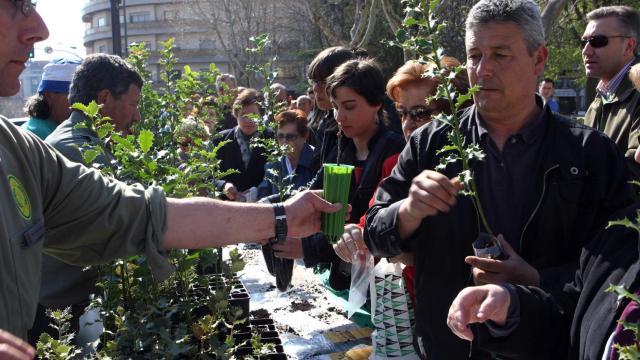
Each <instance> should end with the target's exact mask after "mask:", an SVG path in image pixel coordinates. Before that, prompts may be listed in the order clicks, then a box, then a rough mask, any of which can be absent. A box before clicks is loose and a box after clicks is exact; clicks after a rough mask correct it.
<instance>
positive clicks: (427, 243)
mask: <svg viewBox="0 0 640 360" xmlns="http://www.w3.org/2000/svg"><path fill="white" fill-rule="evenodd" d="M544 111H546V113H545V116H544V117H543V121H547V122H548V123H547V124H546V130H545V134H544V135H543V136H544V137H543V139H542V141H543V143H542V156H541V161H540V163H539V164H536V166H535V168H532V169H531V176H533V177H535V179H536V181H535V184H536V185H535V189H536V191H534V192H532V193H531V196H530V199H528V201H527V202H528V203H531V204H535V206H532V207H531V208H532V209H534V210H533V212H532V214H531V215H530V216H529V219H528V221H527V222H526V225H525V227H524V229H523V231H522V235H521V239H520V254H519V255H520V256H521V257H522V258H523V259H524V260H525V261H527V262H528V263H529V264H531V265H532V266H534V267H535V268H536V269H538V271H539V272H540V276H541V282H542V287H543V288H546V289H556V290H559V289H560V287H561V285H560V284H564V283H565V282H568V281H569V280H570V279H571V276H573V273H574V270H575V261H576V259H577V258H578V255H579V253H580V248H581V247H582V246H583V245H585V244H586V243H587V242H588V241H589V240H591V239H592V238H593V237H594V235H595V234H596V233H597V231H598V230H599V229H600V228H601V227H602V226H603V225H604V224H605V222H606V219H607V218H608V217H609V215H610V214H612V213H614V212H615V211H616V210H619V209H621V208H623V207H625V206H627V205H629V204H630V203H631V187H630V185H629V184H628V183H627V181H628V174H627V168H626V165H625V163H624V158H623V157H622V154H621V153H620V151H619V149H618V148H617V146H616V145H615V144H614V143H613V142H612V141H611V140H610V139H609V138H607V137H606V136H605V135H604V134H602V133H600V132H598V131H597V130H595V129H592V128H589V127H586V126H583V125H580V124H577V123H575V122H573V121H571V120H569V119H567V118H565V117H562V116H561V115H558V114H552V113H551V111H550V110H549V109H548V108H545V110H544ZM460 116H461V125H460V126H461V130H462V133H463V136H464V138H465V142H469V141H472V142H474V143H476V144H478V140H479V135H478V128H477V121H476V117H477V114H476V108H475V106H472V107H470V108H468V109H466V110H464V112H461V113H460ZM449 130H450V127H449V126H448V125H446V124H443V123H441V122H438V121H434V122H432V123H430V124H428V125H426V126H424V127H422V128H421V129H418V130H416V132H414V134H413V135H412V137H411V139H410V140H409V143H408V144H407V146H406V147H405V149H404V151H403V152H402V154H401V155H400V158H399V159H398V163H397V165H396V167H395V169H394V170H393V172H392V174H391V176H390V177H388V178H387V179H385V180H384V181H383V182H382V184H381V185H380V188H379V190H378V191H377V193H376V201H375V203H374V205H373V206H372V207H371V209H369V211H368V213H367V222H366V227H365V232H364V235H365V236H364V238H365V242H366V243H367V246H368V247H369V249H370V250H371V252H372V253H373V254H374V255H375V256H381V257H382V256H384V257H390V256H395V255H399V254H400V253H401V252H402V251H406V252H413V253H414V254H415V264H416V276H415V279H414V285H415V316H416V329H415V335H416V336H415V340H416V345H417V346H416V349H417V351H418V353H419V354H421V356H422V357H423V358H429V359H430V360H437V359H467V358H468V356H469V346H468V343H465V342H464V341H462V340H460V339H459V338H457V337H456V336H454V335H453V333H451V331H450V330H449V329H448V328H447V324H446V318H447V313H448V309H449V306H450V304H451V302H452V300H453V299H454V298H455V296H456V295H457V294H458V292H459V291H460V290H461V289H462V288H464V287H465V286H466V285H470V284H471V281H472V279H471V268H470V266H469V265H467V264H466V263H465V262H464V258H465V257H466V256H469V255H473V249H472V246H471V244H472V242H473V241H474V240H475V239H476V237H477V234H478V230H479V228H480V226H479V221H478V217H477V214H476V211H475V208H474V206H473V203H472V202H471V200H470V199H469V197H466V196H459V197H458V201H457V203H456V205H455V206H454V207H452V209H451V211H450V212H449V213H446V214H438V215H436V216H432V217H427V218H425V219H423V221H422V223H421V225H420V227H419V228H418V229H417V230H416V232H415V233H414V234H413V235H412V236H411V237H410V238H408V239H405V240H401V239H400V236H399V235H398V230H397V227H396V221H397V215H398V209H399V206H400V203H401V201H402V200H404V199H405V198H406V197H407V194H408V191H409V187H410V186H411V180H412V179H413V178H414V177H415V176H416V175H418V174H420V172H422V171H423V170H425V169H434V168H435V166H436V165H437V164H438V163H439V158H438V154H437V151H438V150H439V149H441V148H442V147H443V146H444V145H445V144H447V143H448V140H447V133H448V132H449ZM476 165H481V164H476ZM460 170H461V165H460V164H459V162H458V163H456V164H450V165H449V166H448V167H447V169H446V170H445V171H444V172H443V173H444V175H446V176H447V177H449V178H452V177H454V176H457V175H458V173H459V172H460ZM479 191H480V192H481V191H483V189H479ZM484 209H485V211H490V204H484ZM472 355H473V358H483V356H482V355H481V354H479V353H476V352H474V353H473V354H472Z"/></svg>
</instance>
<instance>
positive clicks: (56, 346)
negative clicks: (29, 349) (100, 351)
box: [36, 307, 81, 360]
mask: <svg viewBox="0 0 640 360" xmlns="http://www.w3.org/2000/svg"><path fill="white" fill-rule="evenodd" d="M47 316H48V317H49V318H51V320H52V321H53V322H52V323H51V327H53V328H54V329H55V330H56V331H57V332H58V338H57V339H54V338H53V337H51V335H49V334H47V333H43V334H41V335H40V338H39V339H38V343H37V344H36V348H37V350H36V354H37V355H38V358H41V359H51V360H67V359H71V358H73V357H75V356H78V355H80V353H81V350H80V349H79V348H78V347H77V346H75V345H74V344H73V338H74V337H75V335H74V334H73V333H72V332H71V331H70V329H71V325H70V321H71V318H72V315H71V308H70V307H68V308H66V309H64V310H49V309H48V310H47Z"/></svg>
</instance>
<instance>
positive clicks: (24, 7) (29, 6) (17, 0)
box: [11, 0, 36, 16]
mask: <svg viewBox="0 0 640 360" xmlns="http://www.w3.org/2000/svg"><path fill="white" fill-rule="evenodd" d="M11 2H12V3H13V6H15V7H16V9H18V10H20V12H22V15H24V16H29V14H30V13H31V11H32V10H33V9H34V8H35V7H36V2H35V1H25V0H11Z"/></svg>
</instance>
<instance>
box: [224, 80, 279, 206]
mask: <svg viewBox="0 0 640 360" xmlns="http://www.w3.org/2000/svg"><path fill="white" fill-rule="evenodd" d="M258 96H259V94H258V92H257V91H256V90H255V89H245V90H243V91H241V92H240V93H239V94H238V96H237V97H236V100H235V101H234V102H233V116H234V117H235V118H236V120H237V122H238V125H237V126H235V127H234V128H232V129H228V130H224V131H222V132H220V135H221V136H220V137H219V138H217V139H216V140H215V141H214V145H217V144H219V143H220V142H222V141H225V140H229V141H230V142H229V143H227V144H225V145H224V146H222V148H221V149H220V150H219V151H218V159H220V162H221V163H220V170H222V171H226V170H230V169H235V170H237V172H236V173H233V174H231V175H227V176H225V177H224V178H222V179H220V180H218V181H216V188H217V189H218V191H220V192H222V193H223V194H224V195H225V196H226V197H227V199H229V200H232V201H238V200H244V201H246V200H247V197H246V196H247V195H249V194H248V193H247V194H243V192H245V191H246V190H249V189H251V188H252V187H255V186H257V185H258V184H260V182H261V181H262V178H263V177H264V165H265V164H266V163H267V158H266V157H265V156H264V155H263V154H262V150H261V149H258V148H255V149H251V147H250V144H251V139H252V138H253V137H254V136H258V137H265V138H268V137H273V136H274V134H273V131H271V130H269V129H267V130H265V132H264V133H261V132H259V131H258V124H256V122H255V120H254V119H255V117H256V116H260V114H261V111H260V106H259V101H258V100H259V98H258ZM252 198H253V199H250V200H253V201H255V200H256V198H255V196H253V197H252Z"/></svg>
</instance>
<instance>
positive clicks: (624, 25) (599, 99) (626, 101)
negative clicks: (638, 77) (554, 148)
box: [582, 6, 640, 180]
mask: <svg viewBox="0 0 640 360" xmlns="http://www.w3.org/2000/svg"><path fill="white" fill-rule="evenodd" d="M587 21H588V24H587V28H586V29H585V31H584V34H583V35H582V59H583V61H584V70H585V72H586V74H587V76H588V77H591V78H596V79H599V80H600V81H599V83H598V86H597V87H596V92H597V96H596V98H595V99H594V100H593V102H592V103H591V105H590V106H589V109H588V110H587V113H586V114H585V118H584V123H585V124H586V125H589V126H592V127H595V128H597V129H598V130H600V131H602V132H604V133H605V134H607V135H608V136H609V137H610V138H611V139H612V140H613V141H614V142H615V143H616V145H618V147H619V148H620V151H622V153H623V154H624V155H625V157H626V159H627V165H628V166H629V169H630V170H631V176H632V178H633V179H635V180H640V165H639V164H638V163H636V162H635V161H634V160H633V156H634V154H635V151H636V149H638V145H639V143H638V136H639V135H640V133H639V132H638V130H639V128H640V92H638V91H637V90H636V89H634V87H633V85H632V84H631V81H630V80H629V77H628V74H629V69H630V68H631V67H632V66H633V65H634V64H635V63H637V62H638V58H637V48H638V31H640V13H639V12H638V10H636V9H634V8H632V7H630V6H606V7H601V8H599V9H596V10H593V11H591V12H590V13H588V14H587Z"/></svg>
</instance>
